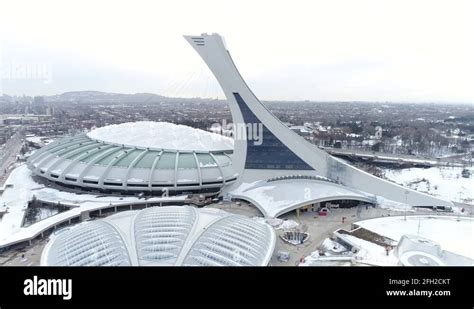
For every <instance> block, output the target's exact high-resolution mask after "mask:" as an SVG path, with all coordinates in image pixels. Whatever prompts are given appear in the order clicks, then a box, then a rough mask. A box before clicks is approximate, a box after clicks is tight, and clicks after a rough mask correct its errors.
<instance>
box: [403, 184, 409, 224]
mask: <svg viewBox="0 0 474 309" xmlns="http://www.w3.org/2000/svg"><path fill="white" fill-rule="evenodd" d="M408 193H410V192H409V191H408V190H405V205H406V206H408ZM404 214H405V221H407V209H406V208H405V211H404Z"/></svg>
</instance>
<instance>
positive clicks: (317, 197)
mask: <svg viewBox="0 0 474 309" xmlns="http://www.w3.org/2000/svg"><path fill="white" fill-rule="evenodd" d="M232 197H233V198H240V199H243V200H246V201H249V202H251V203H252V204H254V205H255V206H256V207H257V208H258V209H259V210H260V211H261V212H262V214H263V215H264V216H265V217H271V218H273V217H278V216H280V215H282V214H285V213H287V212H289V211H291V210H295V209H297V208H299V207H301V206H304V205H308V204H312V203H318V202H324V201H329V200H346V199H347V200H359V201H364V202H369V203H374V202H375V196H374V195H371V194H367V193H364V192H362V191H359V190H356V189H353V188H350V187H346V186H343V185H340V184H337V183H334V182H332V181H329V180H327V179H324V178H322V177H312V176H300V175H294V176H287V177H277V178H274V179H269V180H267V181H256V182H254V183H243V184H241V185H240V186H239V187H238V188H237V189H236V190H234V191H232Z"/></svg>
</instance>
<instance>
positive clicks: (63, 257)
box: [41, 206, 276, 266]
mask: <svg viewBox="0 0 474 309" xmlns="http://www.w3.org/2000/svg"><path fill="white" fill-rule="evenodd" d="M275 240H276V238H275V231H274V230H273V228H272V227H271V226H270V225H268V224H266V223H263V222H260V221H257V220H254V219H251V218H247V217H243V216H240V215H235V214H231V213H228V212H226V211H223V210H219V209H215V208H195V207H191V206H163V207H150V208H146V209H142V210H135V211H133V210H132V211H124V212H120V213H118V214H114V215H111V216H109V217H106V218H103V219H98V220H96V221H89V222H83V223H79V224H77V225H75V226H72V227H66V228H64V229H62V230H58V231H57V232H55V233H53V234H52V235H51V237H50V241H49V242H48V244H47V245H46V247H45V249H44V250H43V253H42V257H41V264H42V265H51V266H52V265H55V266H58V265H60V266H62V265H64V266H66V265H67V266H69V265H71V266H76V265H98V266H126V265H140V266H145V265H149V266H172V265H178V266H181V265H183V266H265V265H267V264H268V263H269V261H270V259H271V256H272V253H273V250H274V247H275Z"/></svg>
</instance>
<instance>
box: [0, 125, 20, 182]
mask: <svg viewBox="0 0 474 309" xmlns="http://www.w3.org/2000/svg"><path fill="white" fill-rule="evenodd" d="M22 146H23V133H22V132H21V130H20V131H18V132H16V133H15V134H14V135H13V136H12V137H11V138H10V139H9V140H8V141H7V142H6V143H5V145H4V146H3V147H2V149H1V150H0V187H1V186H3V184H4V182H5V180H6V179H7V178H8V174H9V172H10V171H9V167H10V165H12V164H13V163H15V162H16V158H17V155H18V154H19V153H20V150H21V148H22Z"/></svg>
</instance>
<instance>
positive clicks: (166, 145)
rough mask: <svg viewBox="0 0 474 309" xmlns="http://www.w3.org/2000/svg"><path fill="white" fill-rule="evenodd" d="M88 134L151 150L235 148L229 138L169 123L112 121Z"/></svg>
mask: <svg viewBox="0 0 474 309" xmlns="http://www.w3.org/2000/svg"><path fill="white" fill-rule="evenodd" d="M87 136H88V137H90V138H91V139H95V140H98V141H102V142H106V143H109V144H119V145H127V146H137V147H149V148H154V149H167V150H182V151H206V152H207V151H222V150H232V149H234V140H233V139H232V138H229V137H226V136H223V135H220V134H216V133H211V132H207V131H204V130H199V129H195V128H192V127H188V126H185V125H176V124H173V123H168V122H154V121H138V122H127V123H121V124H114V125H109V126H105V127H101V128H98V129H95V130H92V131H91V132H89V133H87Z"/></svg>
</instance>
